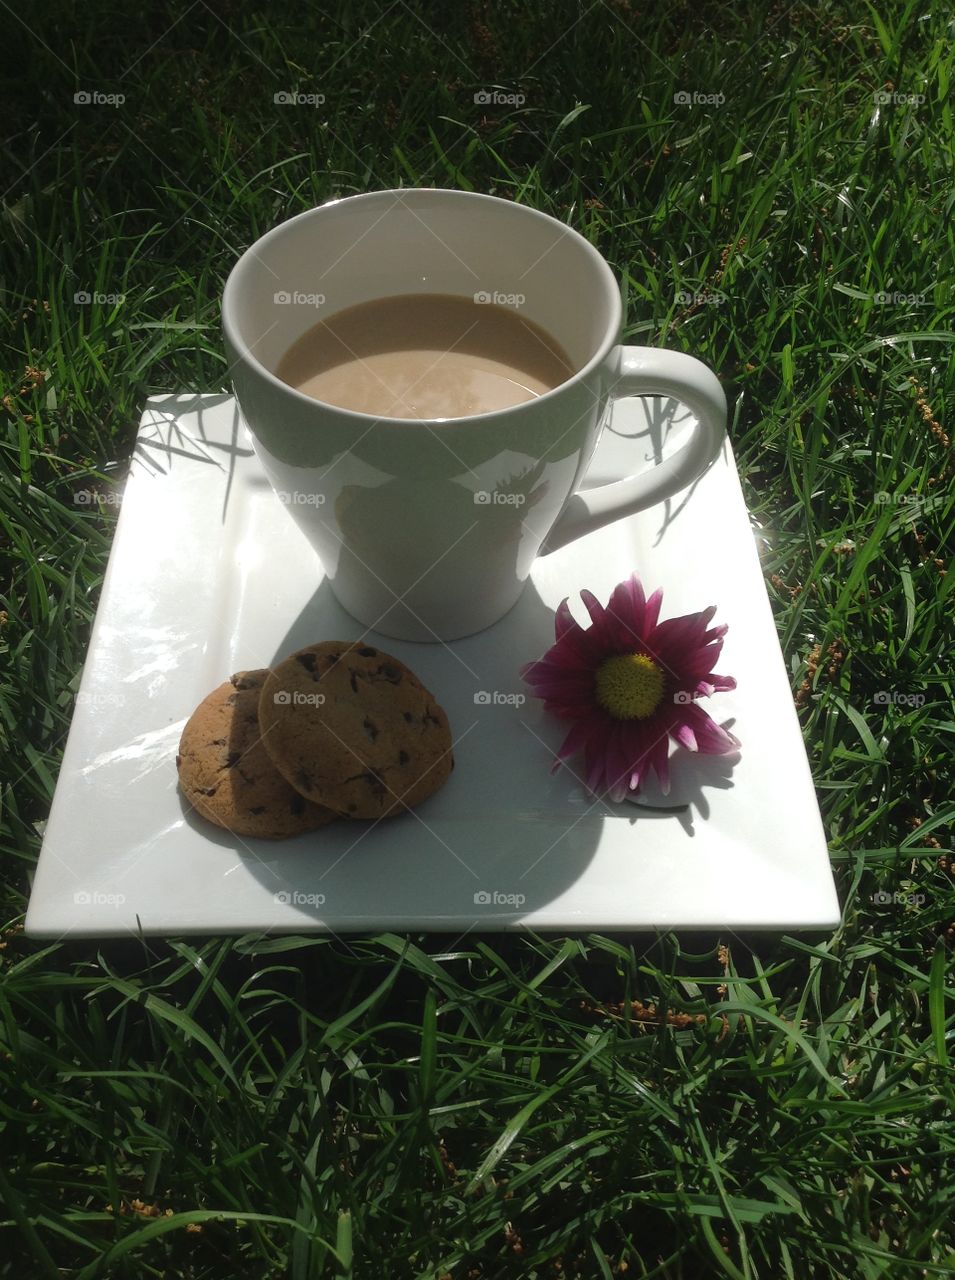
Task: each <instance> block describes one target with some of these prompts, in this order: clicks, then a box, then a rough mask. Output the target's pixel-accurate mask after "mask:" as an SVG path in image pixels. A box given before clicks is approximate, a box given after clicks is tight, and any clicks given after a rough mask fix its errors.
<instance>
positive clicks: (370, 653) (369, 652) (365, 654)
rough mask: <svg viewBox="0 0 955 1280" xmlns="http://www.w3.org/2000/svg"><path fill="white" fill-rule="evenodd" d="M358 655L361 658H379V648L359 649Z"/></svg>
mask: <svg viewBox="0 0 955 1280" xmlns="http://www.w3.org/2000/svg"><path fill="white" fill-rule="evenodd" d="M358 656H359V657H360V658H377V657H378V650H377V649H359V650H358Z"/></svg>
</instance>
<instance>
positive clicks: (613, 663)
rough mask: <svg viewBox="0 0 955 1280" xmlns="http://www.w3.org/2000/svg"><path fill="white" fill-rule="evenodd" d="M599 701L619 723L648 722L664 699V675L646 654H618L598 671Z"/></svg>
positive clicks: (596, 688)
mask: <svg viewBox="0 0 955 1280" xmlns="http://www.w3.org/2000/svg"><path fill="white" fill-rule="evenodd" d="M595 692H596V695H597V701H598V702H599V703H600V705H601V706H602V707H603V708H604V710H605V711H609V712H610V714H611V715H612V716H613V717H614V718H615V719H617V720H645V719H646V718H647V716H652V715H653V713H654V711H656V709H657V707H658V706H659V705H660V701H661V699H662V698H663V672H662V671H661V670H660V668H659V667H658V666H657V664H656V663H655V662H654V661H653V660H652V659H651V658H648V657H647V655H646V654H645V653H617V654H614V656H613V657H612V658H607V659H606V660H605V661H604V662H602V663H601V664H600V666H599V667H598V668H597V677H596V686H595Z"/></svg>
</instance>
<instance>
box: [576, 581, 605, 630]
mask: <svg viewBox="0 0 955 1280" xmlns="http://www.w3.org/2000/svg"><path fill="white" fill-rule="evenodd" d="M580 598H581V600H583V602H584V604H585V605H586V606H587V612H588V613H589V614H590V620H591V622H592V623H593V624H594V626H595V627H596V626H599V625H600V623H601V622H603V617H604V613H605V612H606V610H605V609H604V607H603V605H602V604H601V603H600V601H599V600H598V599H597V597H596V596H595V595H594V593H593V592H592V591H588V590H587V589H586V588H584V590H583V591H581V593H580Z"/></svg>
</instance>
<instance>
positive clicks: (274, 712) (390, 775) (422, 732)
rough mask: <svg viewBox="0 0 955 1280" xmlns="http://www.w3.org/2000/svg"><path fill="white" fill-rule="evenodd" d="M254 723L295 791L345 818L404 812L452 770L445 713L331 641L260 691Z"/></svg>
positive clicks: (363, 655)
mask: <svg viewBox="0 0 955 1280" xmlns="http://www.w3.org/2000/svg"><path fill="white" fill-rule="evenodd" d="M259 721H260V723H261V725H262V733H263V742H264V744H265V749H266V750H267V751H268V753H269V755H270V756H271V758H272V761H273V762H274V764H275V767H276V768H277V769H278V770H279V772H280V773H281V774H282V775H283V776H284V777H285V778H287V779H288V781H289V782H290V783H291V784H292V786H293V787H294V788H295V789H296V791H300V792H301V793H302V795H303V796H307V797H308V798H309V799H310V800H314V801H315V802H316V803H317V804H321V805H325V806H326V807H327V808H329V809H334V810H335V811H336V812H338V813H340V814H343V815H345V816H347V817H349V818H384V817H392V816H395V815H397V814H400V813H404V812H405V810H406V809H409V808H413V807H414V806H415V805H417V804H420V803H421V802H422V800H426V799H427V797H428V796H430V795H431V794H433V792H435V791H437V790H438V788H439V787H440V786H442V784H443V783H444V782H446V781H447V778H448V775H449V773H450V772H451V770H452V768H453V767H454V758H453V755H452V752H451V729H450V727H449V725H448V717H447V716H446V715H445V713H444V710H443V708H442V707H440V706H439V705H438V703H437V702H436V701H435V699H434V696H433V694H431V693H429V691H428V690H427V689H426V688H425V687H424V685H423V684H422V683H421V681H420V680H419V679H418V677H417V676H416V675H415V674H414V672H412V671H409V669H408V668H407V667H406V666H405V665H404V663H402V662H399V661H398V659H397V658H393V657H392V656H391V655H390V654H387V653H384V652H383V651H382V650H381V649H376V648H375V647H374V646H373V645H368V644H362V643H360V642H359V643H356V644H351V643H348V642H345V641H341V642H335V641H331V640H330V641H325V642H323V643H321V644H312V645H308V646H307V647H306V648H304V649H300V650H299V651H298V653H293V654H292V656H291V657H290V658H286V659H285V661H284V662H282V663H280V664H279V665H278V666H277V667H276V668H275V670H274V671H272V673H271V674H270V675H269V677H268V679H267V680H266V681H265V684H264V685H263V686H262V693H261V697H260V699H259Z"/></svg>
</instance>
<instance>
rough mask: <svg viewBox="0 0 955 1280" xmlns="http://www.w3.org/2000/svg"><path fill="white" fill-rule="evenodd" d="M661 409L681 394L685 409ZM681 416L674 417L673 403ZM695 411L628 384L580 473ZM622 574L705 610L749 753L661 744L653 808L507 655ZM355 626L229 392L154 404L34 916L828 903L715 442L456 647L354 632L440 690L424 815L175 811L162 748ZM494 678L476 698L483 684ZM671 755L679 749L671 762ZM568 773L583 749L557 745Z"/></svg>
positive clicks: (615, 459) (55, 930)
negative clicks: (571, 730) (205, 709)
mask: <svg viewBox="0 0 955 1280" xmlns="http://www.w3.org/2000/svg"><path fill="white" fill-rule="evenodd" d="M674 413H675V414H676V416H674ZM681 414H682V415H683V416H682V417H681V416H680V415H681ZM689 422H690V419H689V418H687V417H686V411H685V410H682V409H678V408H677V407H676V406H674V405H672V404H669V405H664V404H663V403H662V402H660V401H656V400H630V401H622V402H619V403H618V404H617V407H616V409H615V411H614V420H613V422H612V424H611V425H610V427H609V428H608V429H607V430H605V432H604V435H603V438H602V440H601V443H600V446H599V448H598V451H597V454H596V456H595V458H594V461H593V463H592V465H591V468H590V472H589V475H588V482H589V483H601V482H604V481H606V480H609V479H616V478H619V477H620V476H623V475H627V474H632V473H634V472H635V471H638V470H639V469H640V468H641V467H643V466H646V465H650V464H651V463H652V460H653V458H654V457H655V456H656V457H659V456H663V455H665V454H666V453H668V452H669V451H670V449H671V448H672V447H674V445H675V444H678V443H679V441H680V438H681V436H682V435H683V434H684V433H685V431H686V429H687V426H688V424H689ZM634 570H636V571H638V572H639V573H640V575H641V577H642V579H643V582H644V585H645V587H646V589H647V593H648V594H649V592H650V591H651V590H653V589H654V588H656V587H662V588H663V591H664V598H663V612H662V616H663V617H672V616H674V615H676V614H681V613H687V612H691V611H695V610H697V609H702V608H704V607H706V606H707V605H709V604H715V605H717V606H718V609H717V615H716V619H715V621H716V622H726V623H728V624H729V632H728V634H727V637H726V641H725V645H724V649H723V654H722V657H721V659H720V662H719V663H718V670H719V671H720V672H721V673H723V674H729V675H735V676H736V677H737V680H738V682H739V687H738V688H737V689H736V690H735V691H734V692H731V693H723V694H718V695H716V696H715V697H714V698H713V699H712V700H708V701H707V703H706V704H705V705H706V707H707V709H708V710H709V711H710V712H711V714H713V715H714V716H715V717H716V719H717V720H719V722H720V723H723V724H727V725H731V726H732V729H733V732H734V733H735V734H736V735H737V737H739V738H740V739H741V742H742V747H741V751H740V753H739V754H738V756H732V757H726V758H718V757H706V756H699V757H698V756H695V755H693V754H692V753H688V752H686V751H684V750H682V749H681V750H679V751H678V752H676V753H675V755H674V758H673V762H672V775H673V780H672V791H671V793H670V796H669V797H666V798H663V797H661V796H660V794H659V792H657V791H653V790H650V789H648V790H647V792H646V795H645V796H643V797H641V801H643V802H645V803H646V804H657V805H667V806H684V807H683V808H682V809H680V810H679V811H678V812H672V811H667V812H656V813H655V812H651V811H649V810H648V809H647V808H645V807H642V806H638V805H635V804H633V803H630V802H627V801H625V802H623V803H621V804H618V805H613V804H610V803H605V802H602V801H597V802H595V801H594V798H593V797H592V796H590V795H589V794H588V793H587V792H586V791H585V790H584V788H583V787H582V785H581V783H580V781H579V780H578V778H577V777H576V775H575V773H574V772H573V771H572V769H566V768H564V769H561V770H560V771H559V772H558V773H557V774H555V775H552V774H551V773H550V772H549V770H550V765H551V761H552V756H553V752H554V751H555V750H556V748H557V747H558V746H559V744H560V742H561V741H562V739H563V735H564V733H565V731H566V725H565V724H563V723H562V722H559V721H557V720H556V719H555V718H554V717H552V716H550V715H549V714H547V713H545V712H544V711H543V710H542V707H541V705H540V703H539V702H538V701H537V700H536V699H533V698H529V699H528V700H527V701H526V702H524V703H523V705H521V704H520V702H519V697H520V695H522V694H525V693H526V692H527V690H526V689H525V687H524V686H523V684H522V682H521V680H520V679H519V677H518V674H517V672H518V669H519V667H520V666H521V665H522V664H523V663H524V662H527V661H530V660H532V659H534V658H537V657H539V656H540V655H541V654H542V653H543V652H544V650H545V649H547V648H548V646H549V645H550V644H551V643H552V641H553V611H554V609H555V608H556V607H557V605H558V604H559V603H560V601H561V600H562V599H563V598H564V597H565V596H569V597H570V600H571V608H572V609H573V611H574V613H575V616H577V617H578V618H580V620H581V621H582V622H586V621H587V619H586V613H585V611H584V610H583V608H582V606H581V604H580V599H579V594H578V593H579V591H580V589H581V588H582V587H589V588H590V589H591V590H592V591H593V592H595V594H596V595H597V597H598V598H599V599H600V600H601V601H603V602H606V599H607V597H608V596H609V594H610V592H611V590H612V588H613V587H614V586H615V585H616V584H617V583H618V582H619V581H621V580H622V579H624V578H626V577H627V576H629V574H631V573H632V572H633V571H634ZM363 634H366V633H364V632H363V630H362V628H361V626H360V625H359V624H358V623H356V622H355V621H354V620H353V619H352V618H351V617H350V616H349V615H348V614H346V613H345V612H344V610H342V609H341V607H340V606H339V605H338V604H337V602H336V601H335V599H334V597H333V596H332V594H331V591H330V589H329V586H328V583H327V582H326V581H325V580H324V578H323V574H322V570H321V565H320V563H319V561H318V559H317V557H316V556H315V554H314V553H313V551H312V550H311V548H310V547H309V545H308V544H307V542H306V541H305V539H304V537H303V536H302V535H301V534H300V533H299V531H298V529H297V527H296V526H295V524H294V523H293V521H292V519H291V517H290V515H289V513H288V512H287V510H286V509H285V508H284V507H283V506H282V504H281V503H280V502H279V501H278V500H277V499H276V498H275V496H274V494H273V493H272V491H271V489H270V487H269V485H268V482H267V481H266V479H265V476H264V474H263V472H262V470H261V468H260V467H259V465H258V461H257V459H256V457H255V454H254V452H253V450H252V446H251V443H250V439H249V436H248V433H247V430H246V427H245V424H244V423H243V421H242V419H241V417H240V415H239V411H238V408H237V406H236V403H235V401H234V400H233V399H232V398H231V397H229V396H226V395H208V396H158V397H154V398H152V399H150V400H149V402H148V403H147V406H146V411H145V413H144V415H143V419H142V424H141V428H140V434H139V439H138V442H137V446H136V451H135V455H134V458H133V462H132V466H131V469H130V475H129V479H128V481H127V484H126V489H125V493H124V496H123V504H122V511H121V513H120V518H119V521H118V525H117V530H116V537H115V542H114V545H113V548H112V552H111V555H110V560H109V567H108V572H107V575H106V580H105V583H104V586H103V592H102V598H101V600H100V604H99V610H98V613H97V616H96V622H95V626H94V629H93V635H92V640H91V644H90V650H89V655H88V658H87V662H86V665H85V668H84V671H83V677H82V682H81V685H80V689H79V692H78V695H77V705H76V710H75V712H74V716H73V722H72V726H71V729H70V735H69V739H68V742H67V746H66V751H65V754H64V758H63V765H62V768H61V770H60V775H59V780H58V783H57V788H56V794H55V797H54V800H53V807H52V810H51V813H50V817H49V821H48V824H47V827H46V831H45V836H44V841H43V848H42V851H41V854H40V860H39V865H38V867H37V872H36V877H35V881H34V885H33V892H32V896H31V899H30V907H29V911H28V913H27V920H26V929H27V932H28V933H30V934H32V935H34V936H40V937H51V936H55V937H60V936H63V935H67V934H72V935H76V936H99V935H107V934H126V933H136V932H138V931H139V930H140V929H141V930H142V932H144V933H147V934H149V933H152V934H182V933H240V932H241V933H244V932H247V931H259V930H262V931H266V930H272V931H295V932H301V931H305V930H317V931H323V930H334V931H342V930H380V929H407V930H433V931H453V932H455V933H459V934H460V933H463V932H465V931H467V930H469V929H472V928H478V929H481V928H491V929H511V928H522V927H528V928H532V929H539V930H610V929H652V928H657V929H677V928H710V927H736V928H765V929H784V928H785V929H793V928H829V927H832V926H834V925H836V924H837V923H838V921H839V906H838V902H837V899H836V894H835V888H834V885H833V880H832V873H831V870H830V866H829V859H828V855H827V849H826V843H825V837H824V834H823V829H822V824H821V821H820V816H819V810H818V807H817V803H816V797H815V793H814V791H813V785H812V778H811V776H810V773H809V767H808V762H807V760H806V754H805V749H804V746H803V742H802V736H801V733H800V728H799V724H798V721H797V718H796V712H795V710H794V707H793V697H792V691H791V689H790V686H789V680H788V677H787V673H786V670H785V667H784V664H783V660H782V654H781V652H780V648H779V643H778V641H777V638H776V631H775V627H774V623H773V618H772V614H771V612H770V608H769V602H768V600H767V598H766V591H765V588H764V585H763V579H762V572H761V568H760V564H759V558H758V556H757V552H756V546H755V542H754V535H753V531H752V529H751V527H750V523H749V518H748V515H747V511H746V507H745V505H744V502H743V496H742V492H741V490H740V486H739V478H738V475H737V472H736V465H735V462H734V461H733V457H732V453H731V451H730V448H729V445H728V444H727V446H726V447H725V449H724V452H723V455H722V457H721V458H720V459H718V460H717V462H716V464H715V465H714V466H713V467H712V468H711V469H710V471H709V472H708V473H707V474H706V475H705V476H704V477H703V478H702V479H701V480H700V481H698V482H697V484H696V485H695V486H694V487H693V489H692V490H690V491H689V492H688V493H685V494H681V495H679V496H678V497H677V498H676V499H673V500H672V501H671V502H669V503H666V504H664V505H661V506H659V507H656V508H654V509H652V510H650V511H646V512H643V513H642V514H640V515H638V516H634V517H631V518H630V519H628V520H625V521H621V522H618V523H617V524H615V525H611V526H610V527H608V528H606V529H603V530H600V531H599V532H597V533H594V534H590V535H589V536H587V537H585V538H582V539H580V540H579V541H577V542H576V543H572V544H571V545H569V546H567V547H565V548H563V549H562V550H560V551H558V552H555V553H553V554H552V555H550V556H547V557H544V558H543V559H541V560H539V561H538V562H537V564H536V566H535V569H534V572H533V574H532V577H531V581H530V582H529V583H528V586H527V588H526V590H525V592H524V595H523V596H522V597H521V599H520V601H519V602H518V604H517V605H516V606H515V608H514V609H513V610H512V611H511V613H510V614H508V615H507V617H505V618H503V619H502V620H501V621H500V622H499V623H497V624H496V625H495V626H493V627H491V628H489V629H488V630H486V631H484V632H482V633H480V634H479V635H476V636H471V637H468V638H467V639H464V640H459V641H455V642H454V643H453V644H451V645H441V644H413V643H409V642H403V641H399V640H391V639H389V638H386V637H380V638H379V637H377V636H376V635H375V633H374V632H369V633H367V634H368V635H369V638H370V639H371V640H372V642H373V643H375V644H380V645H381V647H382V648H384V649H385V650H387V651H390V652H392V653H394V654H395V655H396V656H397V657H398V658H400V659H401V660H402V661H404V662H406V663H407V664H408V665H409V666H411V667H412V669H413V670H414V671H415V672H416V673H417V674H418V675H419V676H420V677H421V679H422V680H423V681H424V683H425V684H426V685H427V686H428V687H429V688H430V689H431V690H432V691H433V693H434V694H435V696H436V697H437V698H438V700H439V701H440V702H441V703H442V704H443V705H444V707H445V708H446V710H447V712H448V715H449V717H450V720H451V726H452V730H453V732H454V735H455V738H456V746H455V759H456V768H455V770H454V772H453V774H452V775H451V778H450V780H449V782H448V783H447V785H446V786H445V787H444V788H443V789H442V790H441V791H440V792H439V793H438V794H437V795H435V796H433V797H432V798H431V799H430V800H428V801H427V802H426V803H425V804H423V805H422V806H421V807H420V808H419V809H418V810H416V811H415V812H414V813H412V814H405V815H403V816H402V817H400V818H394V819H387V820H385V821H382V822H379V823H378V824H373V823H364V822H363V823H349V822H346V821H342V822H336V823H333V824H332V825H331V826H329V827H326V828H324V829H322V830H320V831H317V832H315V833H313V834H311V835H306V836H301V837H299V838H297V839H295V840H290V841H284V842H271V841H257V840H248V839H240V838H237V837H234V836H231V835H230V834H229V833H227V832H225V831H220V830H219V829H217V828H215V827H212V826H209V825H207V824H206V823H204V822H202V821H201V820H199V819H197V818H196V817H195V815H193V814H190V813H188V812H187V809H188V806H187V805H185V804H184V803H183V801H182V800H181V798H180V795H179V791H178V787H177V779H176V768H175V756H176V748H177V745H178V742H179V736H180V734H181V732H182V728H183V725H184V724H185V722H186V720H187V718H188V717H189V715H190V714H191V712H192V711H193V709H194V708H195V706H196V705H197V703H198V702H199V701H200V700H201V699H202V698H203V697H204V696H205V694H206V693H208V692H209V691H210V690H211V689H212V688H214V687H215V686H216V685H217V684H219V683H221V682H222V681H223V680H225V679H226V678H227V677H228V676H229V675H230V674H231V673H232V672H234V671H239V670H242V669H244V668H249V667H263V666H269V665H273V664H274V663H275V662H276V661H278V660H280V659H281V658H283V657H285V656H286V655H287V654H289V653H291V652H292V651H294V650H295V649H298V648H300V647H301V646H302V645H305V644H309V643H311V642H313V641H316V640H331V639H334V640H338V639H344V640H349V639H357V638H358V637H360V636H362V635H363ZM480 695H485V696H483V697H482V696H480ZM677 757H678V758H677ZM570 763H571V766H572V767H578V766H577V764H576V762H575V761H571V762H570Z"/></svg>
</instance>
